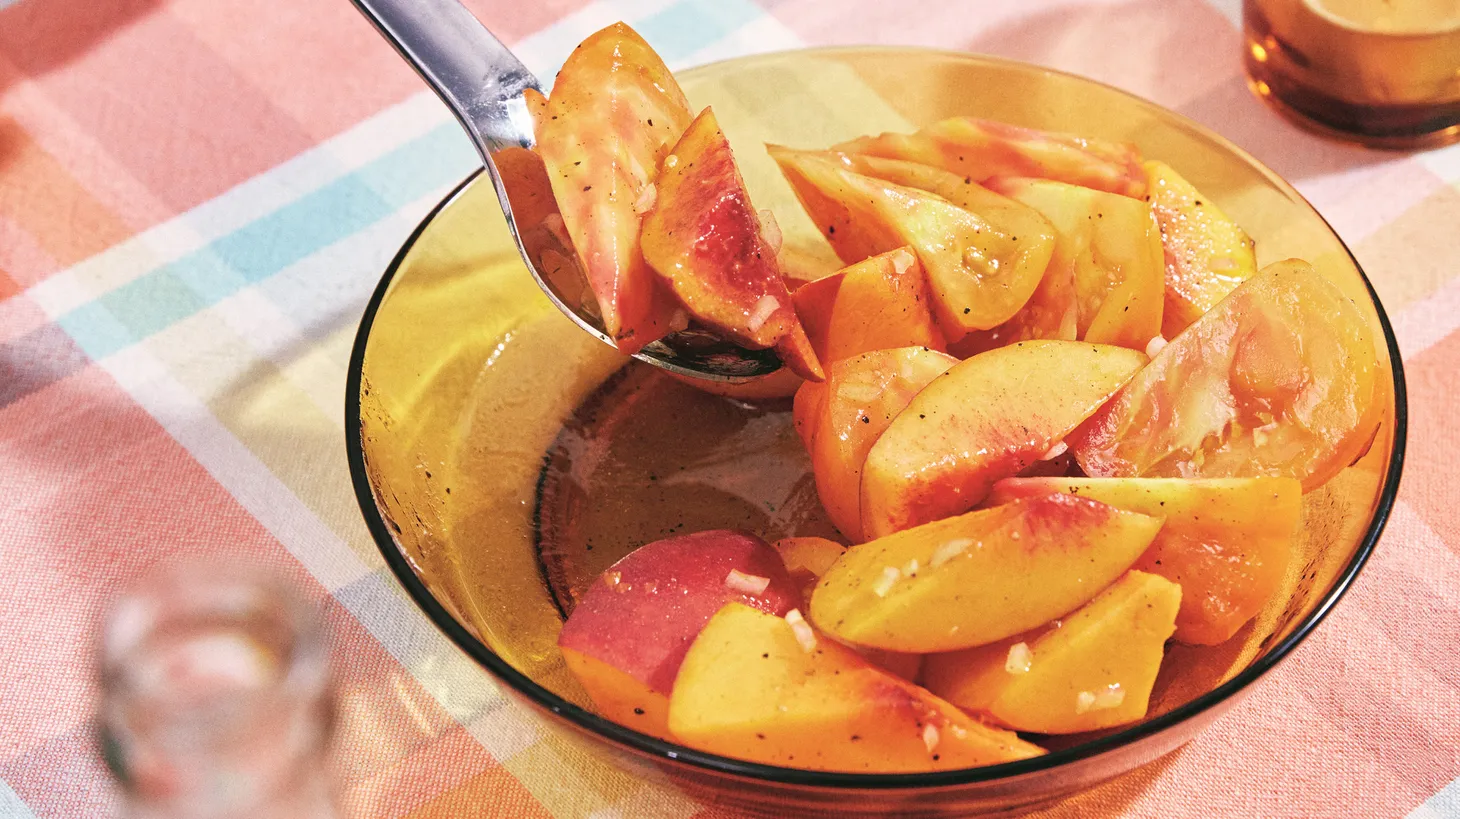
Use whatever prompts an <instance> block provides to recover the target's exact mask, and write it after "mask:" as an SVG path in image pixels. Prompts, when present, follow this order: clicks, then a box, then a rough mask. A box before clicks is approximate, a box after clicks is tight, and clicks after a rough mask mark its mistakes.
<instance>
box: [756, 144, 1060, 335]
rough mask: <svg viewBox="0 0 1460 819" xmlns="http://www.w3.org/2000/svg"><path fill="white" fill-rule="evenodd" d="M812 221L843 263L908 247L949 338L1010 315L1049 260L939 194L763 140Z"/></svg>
mask: <svg viewBox="0 0 1460 819" xmlns="http://www.w3.org/2000/svg"><path fill="white" fill-rule="evenodd" d="M767 150H769V152H770V154H771V157H772V158H773V159H775V160H776V163H777V164H778V165H780V168H781V173H782V174H783V175H784V176H785V177H786V179H787V181H789V182H790V183H791V187H792V189H794V190H795V192H796V197H797V198H798V199H799V200H800V201H801V204H802V206H803V207H805V209H806V212H807V213H808V214H810V216H811V219H812V221H814V222H816V223H817V225H818V226H819V227H820V229H821V231H822V235H824V236H826V238H827V240H828V241H829V242H830V243H831V246H832V249H834V250H835V251H836V253H837V255H838V256H840V257H841V258H842V259H843V260H844V261H846V262H847V263H848V264H852V263H855V262H859V261H861V260H863V259H866V258H868V257H870V256H875V255H877V254H879V253H885V252H887V251H889V250H895V249H897V248H899V247H903V246H907V247H911V248H912V250H913V252H914V253H916V254H917V256H918V260H919V261H921V262H922V265H923V270H924V271H925V272H926V274H927V277H928V284H929V286H930V289H931V291H932V293H933V310H934V315H935V316H936V318H937V321H938V329H939V330H941V331H942V333H943V335H944V336H945V337H947V338H948V339H949V340H950V341H951V340H953V339H957V338H961V337H962V336H963V335H964V334H965V333H968V332H969V331H971V330H986V329H988V328H990V327H995V326H997V325H999V324H1001V323H1003V322H1004V321H1007V320H1008V319H1009V317H1010V316H1012V315H1014V313H1015V312H1017V311H1018V310H1019V308H1020V307H1022V306H1023V305H1024V302H1026V301H1028V300H1029V295H1030V294H1031V293H1033V292H1034V288H1035V287H1036V286H1038V284H1039V279H1040V277H1041V276H1043V275H1044V269H1045V266H1046V265H1048V264H1049V253H1050V252H1051V245H1050V244H1049V243H1047V242H1043V241H1040V240H1038V239H1037V238H1031V237H1029V236H1018V235H1015V234H1012V233H1008V232H1005V231H1004V230H1003V229H1001V228H1000V227H999V226H998V225H995V224H992V223H990V222H989V221H988V220H987V219H984V218H983V217H981V216H978V215H976V214H973V213H970V212H969V211H966V210H964V209H963V208H960V207H958V206H957V205H955V204H953V203H952V202H949V201H948V200H947V199H944V198H943V197H941V196H938V195H936V194H932V193H929V192H927V191H924V190H919V189H917V188H913V187H907V186H904V185H895V184H893V183H890V182H885V181H883V180H880V179H874V178H872V177H870V176H864V175H862V174H859V173H856V172H854V171H852V170H851V169H850V168H849V167H848V166H847V164H846V163H845V162H843V161H841V160H839V159H837V158H836V157H835V155H829V154H827V153H826V152H817V151H795V150H791V149H789V148H782V147H779V146H774V145H772V146H768V147H767Z"/></svg>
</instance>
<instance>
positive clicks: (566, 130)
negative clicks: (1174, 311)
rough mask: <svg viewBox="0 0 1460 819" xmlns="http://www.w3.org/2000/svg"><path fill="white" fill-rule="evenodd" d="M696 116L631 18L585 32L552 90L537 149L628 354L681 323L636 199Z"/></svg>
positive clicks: (606, 317)
mask: <svg viewBox="0 0 1460 819" xmlns="http://www.w3.org/2000/svg"><path fill="white" fill-rule="evenodd" d="M691 118H692V115H691V114H690V110H689V104H688V102H686V100H685V98H684V92H683V91H681V90H680V88H679V84H678V83H676V82H675V81H674V77H673V75H671V74H670V73H669V69H668V68H667V67H665V65H664V61H663V60H661V59H659V55H658V54H655V53H654V50H653V49H652V48H650V47H649V44H648V43H646V42H644V40H643V38H642V37H640V36H639V35H638V33H636V32H635V31H634V30H633V29H631V28H629V27H628V26H626V25H624V24H623V23H614V24H613V25H611V26H609V27H607V28H605V29H603V30H601V31H599V32H597V33H595V34H592V35H590V36H589V37H588V39H586V40H584V41H583V42H582V43H581V44H580V45H579V46H578V48H577V49H575V50H574V51H573V53H572V54H571V55H569V57H568V60H567V62H565V63H564V64H563V68H562V70H561V71H560V72H559V73H558V77H557V81H556V82H555V83H554V85H553V91H552V94H551V95H550V96H549V97H548V104H547V119H546V121H545V122H544V123H543V127H542V130H541V132H540V133H539V134H538V145H537V150H538V153H539V154H541V155H542V159H543V162H544V163H545V164H546V166H547V171H548V179H549V181H550V182H551V183H552V188H553V195H554V197H555V198H556V199H557V202H558V207H559V208H560V209H561V211H562V218H563V223H564V225H565V227H566V228H567V233H568V235H569V236H570V237H572V244H573V246H574V247H575V248H576V249H577V252H578V256H579V258H580V259H581V261H582V266H583V271H584V273H585V274H586V276H587V278H588V283H589V285H590V286H591V287H592V289H593V292H594V294H596V296H597V298H598V307H599V313H600V314H601V315H602V317H603V324H604V327H605V329H606V330H607V331H608V335H609V337H611V338H613V339H614V341H615V343H616V344H617V345H618V348H619V350H620V351H622V352H623V353H624V354H626V355H629V354H633V353H635V352H638V351H639V349H640V348H642V347H643V346H644V345H645V344H648V343H649V342H651V341H654V340H655V339H658V338H660V337H661V336H663V335H665V334H667V333H669V332H670V331H671V330H672V329H675V328H674V326H673V325H674V324H675V318H674V316H675V313H676V312H677V311H678V310H679V305H678V303H677V302H676V301H675V299H674V296H673V295H672V294H671V293H670V292H669V291H668V289H667V288H665V287H664V286H663V285H662V284H660V282H659V280H658V278H657V277H655V276H654V274H653V272H652V271H650V269H649V266H648V265H647V264H645V262H644V256H643V254H642V252H641V251H640V247H639V209H638V207H637V204H638V203H639V202H640V201H641V200H642V198H643V197H644V195H645V194H644V192H645V190H646V189H647V188H649V186H650V185H651V184H652V183H653V181H654V177H655V176H656V175H657V174H658V173H659V163H660V161H661V160H663V159H664V157H665V156H666V155H668V153H669V148H670V146H671V145H673V144H674V143H675V142H676V141H677V140H678V139H679V137H680V134H682V133H684V129H685V128H686V127H688V126H689V123H690V120H691Z"/></svg>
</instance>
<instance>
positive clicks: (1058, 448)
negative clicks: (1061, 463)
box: [1039, 441, 1070, 461]
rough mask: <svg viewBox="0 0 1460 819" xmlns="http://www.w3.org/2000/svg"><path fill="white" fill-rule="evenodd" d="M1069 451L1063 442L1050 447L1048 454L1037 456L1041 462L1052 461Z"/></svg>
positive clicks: (1068, 447) (1067, 445)
mask: <svg viewBox="0 0 1460 819" xmlns="http://www.w3.org/2000/svg"><path fill="white" fill-rule="evenodd" d="M1069 449H1070V446H1069V444H1066V443H1065V442H1064V441H1060V442H1059V443H1057V444H1055V445H1054V446H1052V447H1050V448H1049V451H1048V452H1046V453H1044V454H1043V455H1040V456H1039V460H1041V461H1052V460H1054V459H1055V458H1058V457H1059V456H1061V455H1063V454H1065V453H1066V452H1068V451H1069Z"/></svg>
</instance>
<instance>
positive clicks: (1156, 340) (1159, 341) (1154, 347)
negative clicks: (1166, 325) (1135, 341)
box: [1146, 336, 1166, 358]
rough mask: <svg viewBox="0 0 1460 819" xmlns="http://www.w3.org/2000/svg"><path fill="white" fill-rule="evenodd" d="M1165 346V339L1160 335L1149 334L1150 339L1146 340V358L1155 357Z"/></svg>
mask: <svg viewBox="0 0 1460 819" xmlns="http://www.w3.org/2000/svg"><path fill="white" fill-rule="evenodd" d="M1165 347H1166V339H1164V338H1162V337H1161V336H1151V340H1150V341H1148V342H1146V358H1155V357H1156V354H1157V353H1159V352H1161V350H1163V349H1165Z"/></svg>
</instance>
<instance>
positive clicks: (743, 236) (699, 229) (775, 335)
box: [639, 108, 824, 381]
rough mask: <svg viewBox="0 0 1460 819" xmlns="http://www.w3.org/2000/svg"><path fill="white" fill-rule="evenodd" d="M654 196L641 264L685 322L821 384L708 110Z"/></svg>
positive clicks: (672, 156)
mask: <svg viewBox="0 0 1460 819" xmlns="http://www.w3.org/2000/svg"><path fill="white" fill-rule="evenodd" d="M654 189H655V190H657V193H656V194H654V196H653V199H654V205H653V207H652V208H651V209H649V210H648V212H647V213H645V214H644V221H643V226H642V229H641V231H640V234H639V240H640V243H641V246H642V248H643V253H644V259H645V260H646V261H647V262H648V263H649V266H650V267H651V268H652V269H653V270H654V271H655V272H656V273H658V274H659V276H660V278H661V279H662V280H663V281H664V283H665V284H666V285H667V286H668V287H669V289H670V290H671V291H673V292H674V294H675V295H676V296H677V297H678V298H679V300H680V301H681V302H682V303H683V304H684V306H685V308H686V309H687V310H688V311H689V314H690V316H691V317H693V318H694V319H695V320H697V321H698V322H699V323H701V324H704V325H705V326H707V327H709V328H711V329H712V330H715V331H716V332H718V333H719V334H721V335H723V336H726V337H729V338H731V339H733V340H735V341H736V342H738V343H739V344H741V345H743V346H746V347H750V348H753V349H766V348H769V347H775V348H776V349H777V351H778V352H779V353H780V355H781V357H782V359H783V360H784V361H785V363H786V365H787V366H789V367H790V368H791V369H792V370H794V371H795V372H796V374H797V375H800V376H801V377H802V378H807V379H810V380H813V381H820V380H821V379H822V378H823V377H824V374H823V373H822V369H821V365H820V364H819V363H818V361H817V359H816V356H815V354H814V353H812V352H810V351H811V345H810V343H809V342H808V341H806V334H805V331H804V330H803V329H802V327H801V321H800V319H799V318H797V316H796V309H795V307H794V305H793V304H792V301H791V293H790V291H789V290H788V289H787V288H786V283H785V280H784V279H783V278H782V277H781V270H780V267H779V265H778V264H777V261H776V248H774V247H771V245H770V244H769V243H767V242H766V240H765V238H764V236H763V235H762V233H761V223H760V217H759V216H758V215H757V214H756V211H755V208H753V207H752V206H751V203H750V195H749V194H748V193H747V192H746V190H745V181H744V180H743V179H741V177H740V171H739V170H738V169H737V168H736V166H735V156H734V154H733V153H732V152H731V150H730V143H729V141H728V140H726V139H725V134H724V132H723V131H721V130H720V125H719V123H718V122H717V121H716V120H715V113H714V111H712V110H711V109H709V108H706V109H705V110H703V111H701V112H700V115H699V116H698V117H695V120H694V122H692V123H691V124H690V126H689V128H688V129H686V130H685V132H684V135H683V136H681V137H680V139H679V141H678V142H677V143H675V145H674V147H673V148H672V149H671V150H670V153H669V155H668V156H667V157H666V158H665V160H664V165H663V170H662V171H661V172H660V174H659V181H658V182H657V183H656V186H655V188H654Z"/></svg>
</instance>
